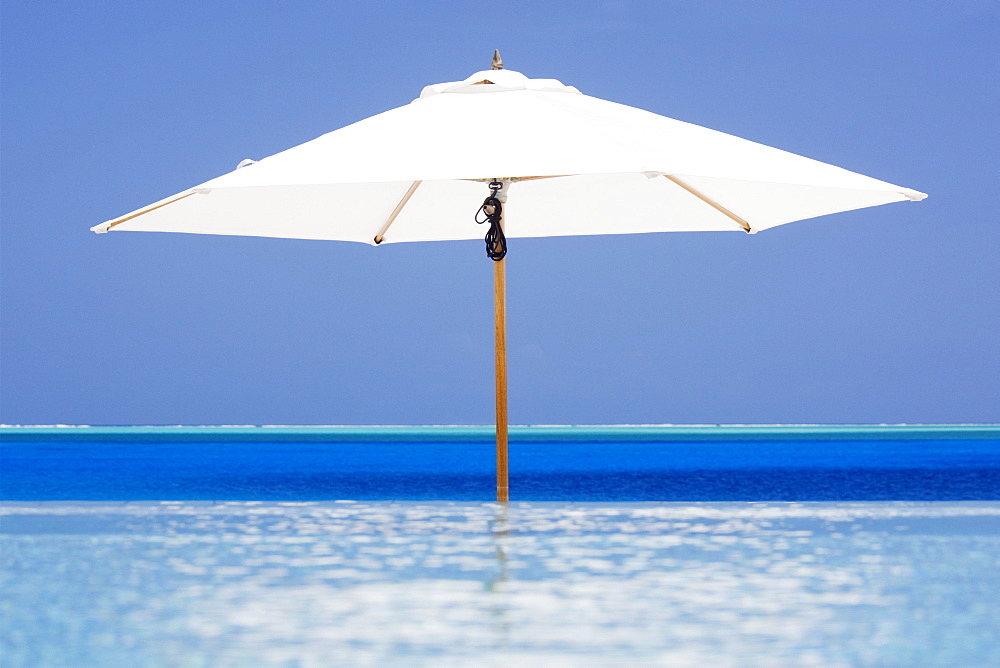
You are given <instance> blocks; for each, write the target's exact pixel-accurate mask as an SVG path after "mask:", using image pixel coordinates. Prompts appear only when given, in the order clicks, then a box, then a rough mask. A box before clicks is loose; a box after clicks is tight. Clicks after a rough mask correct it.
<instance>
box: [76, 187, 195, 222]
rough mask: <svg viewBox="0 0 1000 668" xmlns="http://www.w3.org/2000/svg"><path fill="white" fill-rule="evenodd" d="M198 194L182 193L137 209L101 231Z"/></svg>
mask: <svg viewBox="0 0 1000 668" xmlns="http://www.w3.org/2000/svg"><path fill="white" fill-rule="evenodd" d="M197 194H198V193H197V192H190V193H186V194H184V195H181V196H180V197H175V198H174V199H172V200H170V201H168V202H164V203H163V204H157V205H156V206H151V207H149V208H148V209H143V210H142V211H137V212H136V213H133V214H132V215H131V216H125V217H124V218H119V219H118V220H116V221H114V222H111V223H108V224H107V227H105V228H104V229H103V230H101V232H107V231H108V230H110V229H111V228H112V227H114V226H115V225H121V224H122V223H126V222H128V221H130V220H132V219H133V218H138V217H139V216H141V215H142V214H144V213H149V212H150V211H156V210H157V209H159V208H161V207H164V206H166V205H168V204H173V203H174V202H179V201H181V200H182V199H184V198H185V197H190V196H191V195H197ZM98 227H100V226H98ZM94 229H97V228H94Z"/></svg>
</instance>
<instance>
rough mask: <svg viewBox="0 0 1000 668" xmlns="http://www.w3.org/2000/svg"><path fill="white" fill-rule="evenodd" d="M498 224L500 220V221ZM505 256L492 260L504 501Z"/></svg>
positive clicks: (502, 497) (500, 494)
mask: <svg viewBox="0 0 1000 668" xmlns="http://www.w3.org/2000/svg"><path fill="white" fill-rule="evenodd" d="M501 224H502V223H501ZM505 263H506V260H498V261H496V262H494V263H493V321H494V325H495V328H496V391H497V503H507V500H508V489H507V276H506V271H505Z"/></svg>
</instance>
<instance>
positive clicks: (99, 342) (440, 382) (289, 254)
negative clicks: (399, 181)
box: [0, 0, 1000, 424]
mask: <svg viewBox="0 0 1000 668" xmlns="http://www.w3.org/2000/svg"><path fill="white" fill-rule="evenodd" d="M0 30H2V39H0V57H2V96H0V104H2V114H0V123H2V127H0V141H2V158H0V169H2V193H0V194H2V199H0V207H2V210H0V225H2V229H0V234H2V237H0V253H2V266H0V272H2V273H0V279H2V301H0V336H2V338H0V422H3V423H7V424H16V423H19V424H50V423H68V424H452V423H458V424H487V423H490V422H492V419H493V417H492V416H493V396H492V391H493V368H492V346H493V341H492V302H491V298H492V294H491V286H492V284H491V281H492V266H491V263H490V262H489V260H488V259H487V258H485V256H484V254H483V250H482V244H481V242H445V243H433V244H400V245H390V246H387V247H379V248H372V247H368V246H364V245H361V244H349V243H339V242H313V241H298V240H281V239H254V238H235V237H206V236H199V235H169V234H110V235H106V236H97V235H94V234H92V233H91V232H89V230H88V228H89V227H90V226H92V225H95V224H97V223H100V222H102V221H104V220H107V219H109V218H113V217H115V216H118V215H121V214H123V213H126V212H128V211H131V210H133V209H135V208H137V207H139V206H142V205H144V204H147V203H150V202H153V201H155V200H158V199H160V198H162V197H165V196H167V195H170V194H173V193H175V192H178V191H180V190H183V189H184V188H187V187H189V186H192V185H195V184H197V183H200V182H202V181H205V180H207V179H209V178H212V177H214V176H217V175H219V174H221V173H224V172H227V171H230V170H231V169H232V168H233V167H234V166H235V165H236V163H238V162H239V161H240V160H242V159H243V158H246V157H252V158H260V157H264V156H267V155H270V154H273V153H276V152H278V151H280V150H283V149H285V148H288V147H291V146H294V145H296V144H299V143H302V142H304V141H308V140H310V139H313V138H314V137H317V136H319V135H321V134H323V133H325V132H328V131H330V130H334V129H336V128H339V127H342V126H344V125H347V124H349V123H352V122H354V121H357V120H360V119H362V118H365V117H367V116H370V115H372V114H375V113H378V112H380V111H384V110H386V109H389V108H392V107H396V106H400V105H402V104H406V103H408V102H409V101H410V100H411V99H413V98H414V97H416V96H417V95H418V94H419V92H420V89H421V88H422V87H423V86H424V85H426V84H430V83H437V82H441V81H453V80H458V79H463V78H465V77H466V76H468V75H469V74H471V73H473V72H475V71H477V70H480V69H485V68H487V67H488V64H489V60H490V56H491V55H492V51H493V49H494V48H499V49H500V50H501V52H502V54H503V57H504V62H505V64H506V66H507V67H508V68H509V69H514V70H517V71H520V72H523V73H524V74H526V75H528V76H530V77H538V78H557V79H560V80H562V81H563V82H564V83H567V84H570V85H574V86H576V87H577V88H579V89H580V90H581V91H583V92H584V93H587V94H589V95H594V96H596V97H601V98H605V99H610V100H614V101H617V102H622V103H625V104H629V105H633V106H636V107H641V108H644V109H648V110H650V111H654V112H656V113H659V114H663V115H666V116H670V117H673V118H678V119H681V120H685V121H689V122H693V123H698V124H700V125H704V126H707V127H710V128H714V129H717V130H722V131H724V132H728V133H731V134H735V135H738V136H742V137H746V138H748V139H752V140H754V141H758V142H761V143H764V144H768V145H771V146H776V147H778V148H782V149H785V150H789V151H792V152H794V153H799V154H802V155H806V156H809V157H812V158H815V159H818V160H822V161H824V162H830V163H832V164H836V165H839V166H842V167H845V168H847V169H851V170H853V171H858V172H861V173H863V174H867V175H870V176H874V177H876V178H879V179H883V180H887V181H890V182H893V183H897V184H900V185H903V186H907V187H910V188H915V189H917V190H921V191H924V192H927V193H929V194H930V197H929V199H927V200H925V201H924V202H921V203H916V204H914V203H903V204H893V205H888V206H883V207H875V208H871V209H866V210H863V211H856V212H850V213H845V214H839V215H836V216H828V217H824V218H819V219H815V220H810V221H804V222H799V223H793V224H791V225H786V226H782V227H779V228H776V229H773V230H769V231H766V232H763V233H761V234H758V235H754V236H747V235H741V234H735V233H734V234H729V233H704V234H657V235H628V236H605V237H585V238H558V239H527V240H513V241H512V242H511V244H510V254H509V255H508V268H507V272H508V300H509V305H508V343H509V347H510V371H509V376H510V419H511V422H512V423H514V424H529V423H536V424H537V423H549V424H551V423H576V424H587V423H637V422H641V423H663V422H667V423H719V422H723V423H782V422H794V423H799V422H819V423H869V422H873V423H880V422H892V423H895V422H998V421H1000V344H998V337H997V332H998V331H1000V288H998V285H1000V281H998V278H997V277H998V276H1000V208H998V207H997V204H996V194H995V193H996V187H997V178H998V176H1000V141H998V135H1000V133H998V132H997V119H998V114H1000V104H998V102H1000V87H998V83H997V82H998V81H1000V47H998V46H997V45H998V44H1000V5H998V4H997V3H995V2H990V1H982V2H979V1H971V0H970V1H964V2H963V1H953V2H947V3H943V2H906V3H902V2H898V3H897V2H850V1H844V2H828V3H827V2H823V3H821V2H766V1H765V2H730V3H721V2H699V3H690V2H625V1H623V2H601V3H586V2H583V3H580V2H573V3H570V2H550V3H534V2H507V3H467V2H463V3H458V2H447V3H433V2H431V3H398V4H392V3H338V2H315V3H310V2H302V3H278V2H198V3H194V2H171V3H138V2H137V3H121V2H100V1H96V2H88V3H75V4H67V3H53V2H26V1H20V2H15V1H11V0H6V1H5V2H4V3H3V5H2V16H0ZM498 135H502V128H484V129H483V136H482V138H475V137H470V142H476V141H483V142H484V143H486V144H488V142H489V141H490V140H491V139H492V138H494V137H496V136H498ZM477 205H478V202H477V203H476V204H475V205H474V206H473V209H474V208H475V206H477ZM471 215H472V211H470V218H471Z"/></svg>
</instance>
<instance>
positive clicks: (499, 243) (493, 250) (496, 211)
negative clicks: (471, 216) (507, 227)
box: [476, 181, 507, 262]
mask: <svg viewBox="0 0 1000 668" xmlns="http://www.w3.org/2000/svg"><path fill="white" fill-rule="evenodd" d="M501 188H503V183H501V182H500V181H491V182H490V190H491V192H490V196H489V197H487V198H486V199H485V200H483V205H482V206H481V207H479V211H476V222H477V223H478V224H480V225H482V224H483V223H489V224H490V229H489V231H488V232H487V233H486V255H487V256H488V257H489V258H490V259H491V260H493V261H494V262H499V261H500V260H502V259H503V256H504V255H506V254H507V237H505V236H504V234H503V228H502V227H501V226H500V220H501V219H502V218H503V204H501V203H500V200H499V199H497V196H496V195H497V192H498V191H499V190H500V189H501ZM480 213H482V214H483V219H482V220H480V219H479V214H480Z"/></svg>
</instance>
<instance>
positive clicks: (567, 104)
mask: <svg viewBox="0 0 1000 668" xmlns="http://www.w3.org/2000/svg"><path fill="white" fill-rule="evenodd" d="M244 163H247V164H246V165H245V166H244V167H242V168H238V169H236V170H234V171H232V172H230V173H228V174H224V175H222V176H220V177H218V178H215V179H212V180H211V181H207V182H206V183H203V184H201V185H199V186H196V187H194V188H191V189H189V190H185V191H184V192H181V193H179V194H177V195H174V196H173V197H169V198H167V199H165V200H161V201H160V202H157V203H155V204H153V205H151V206H148V207H145V208H143V209H139V210H137V211H134V212H132V213H130V214H127V215H125V216H122V217H121V218H117V219H114V220H111V221H108V222H106V223H103V224H101V225H98V226H96V227H94V228H92V229H93V230H94V231H95V232H107V231H108V230H109V229H111V228H114V229H116V230H141V231H156V232H192V233H200V234H236V235H250V236H262V237H291V238H303V239H331V240H342V241H359V242H364V243H376V239H378V241H379V242H386V243H390V242H396V241H434V240H445V239H473V238H477V237H481V236H482V230H481V229H480V228H478V227H477V226H476V225H472V224H470V208H469V207H470V205H472V204H473V203H475V202H477V200H478V199H481V198H482V197H483V192H484V189H483V186H482V185H481V184H479V183H477V181H490V180H493V179H504V180H507V181H508V182H514V183H516V185H514V186H512V187H511V188H510V189H509V198H510V199H509V201H508V202H507V205H506V210H505V212H504V219H505V233H506V235H507V237H542V236H562V235H577V234H623V233H635V232H687V231H716V230H736V231H740V230H742V231H745V232H757V231H759V230H764V229H767V228H770V227H774V226H776V225H781V224H783V223H789V222H792V221H795V220H802V219H805V218H813V217H815V216H822V215H825V214H829V213H835V212H838V211H847V210H851V209H859V208H863V207H868V206H875V205H878V204H886V203H889V202H899V201H905V200H920V199H923V198H924V197H925V196H926V195H924V194H923V193H920V192H917V191H915V190H910V189H908V188H903V187H901V186H896V185H893V184H891V183H886V182H885V181H879V180H878V179H873V178H871V177H868V176H863V175H861V174H856V173H854V172H850V171H847V170H845V169H841V168H839V167H834V166H832V165H828V164H825V163H822V162H818V161H816V160H811V159H809V158H804V157H802V156H798V155H795V154H792V153H787V152H785V151H781V150H779V149H775V148H770V147H768V146H764V145H762V144H757V143H755V142H752V141H748V140H745V139H740V138H738V137H734V136H732V135H727V134H725V133H722V132H717V131H714V130H709V129H707V128H703V127H700V126H697V125H692V124H691V123H685V122H682V121H677V120H673V119H671V118H666V117H664V116H659V115H657V114H654V113H651V112H648V111H643V110H641V109H636V108H634V107H628V106H625V105H622V104H616V103H614V102H608V101H606V100H601V99H599V98H596V97H590V96H588V95H584V94H582V93H580V92H579V91H578V90H577V89H576V88H573V87H572V86H566V85H563V84H562V83H560V82H559V81H556V80H555V79H529V78H527V77H525V76H524V75H523V74H520V73H519V72H514V71H511V70H488V71H484V72H477V73H475V74H473V75H472V76H470V77H469V78H467V79H466V80H464V81H459V82H453V83H443V84H435V85H432V86H427V87H426V88H424V89H423V92H422V93H421V95H420V97H419V98H417V99H415V100H414V101H413V102H411V103H410V104H408V105H405V106H402V107H399V108H396V109H392V110H390V111H387V112H384V113H382V114H378V115H376V116H372V117H371V118H367V119H365V120H363V121H360V122H358V123H355V124H353V125H349V126H347V127H345V128H342V129H340V130H336V131H334V132H330V133H328V134H325V135H323V136H321V137H319V138H317V139H314V140H312V141H310V142H307V143H305V144H302V145H300V146H296V147H295V148H291V149H289V150H287V151H283V152H281V153H278V154H276V155H273V156H270V157H268V158H264V159H263V160H260V161H259V162H255V163H251V162H250V161H244ZM384 227H385V228H386V229H385V230H383V228H384Z"/></svg>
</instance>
